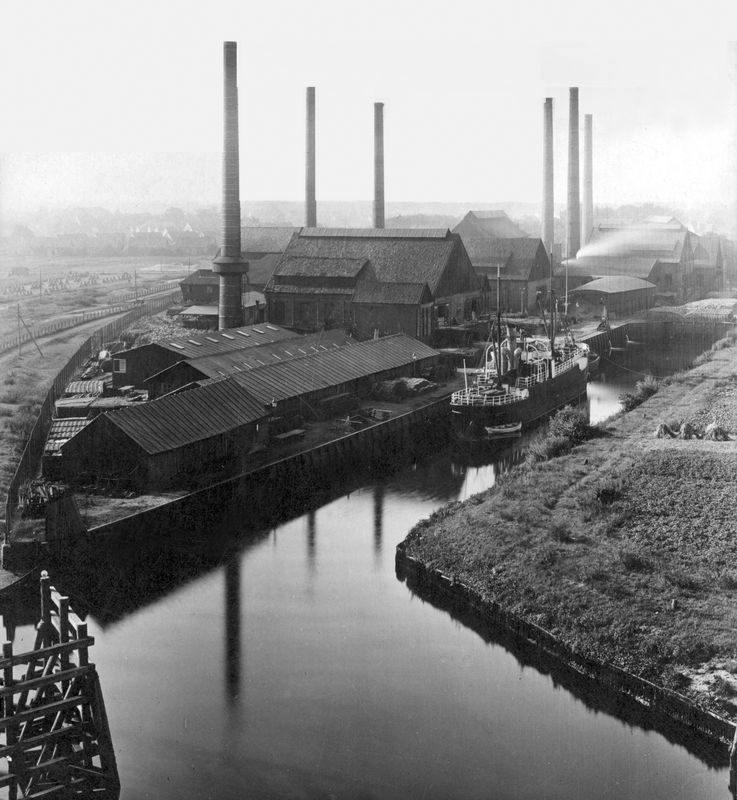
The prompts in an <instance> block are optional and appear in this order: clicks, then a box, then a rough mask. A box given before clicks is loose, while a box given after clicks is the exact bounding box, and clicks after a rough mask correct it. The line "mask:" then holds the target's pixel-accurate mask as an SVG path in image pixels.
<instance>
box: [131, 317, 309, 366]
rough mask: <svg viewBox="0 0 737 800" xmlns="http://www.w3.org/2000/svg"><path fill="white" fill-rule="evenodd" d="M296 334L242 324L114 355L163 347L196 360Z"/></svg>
mask: <svg viewBox="0 0 737 800" xmlns="http://www.w3.org/2000/svg"><path fill="white" fill-rule="evenodd" d="M298 335H299V334H296V333H294V332H293V331H288V330H286V329H285V328H280V327H279V326H278V325H274V324H272V323H270V322H266V323H261V324H259V325H244V326H243V327H241V328H228V329H227V330H223V331H208V332H207V333H195V332H192V333H191V334H190V335H188V336H183V337H177V338H171V339H159V340H158V341H156V342H152V343H151V344H148V345H141V346H140V347H134V348H131V350H124V351H121V352H120V353H116V354H115V355H116V357H117V358H125V357H126V354H127V353H130V352H132V351H136V350H140V349H142V348H144V347H162V348H164V349H165V350H168V351H170V352H172V353H176V354H177V355H178V356H180V357H181V358H198V357H199V356H206V355H213V354H215V353H228V352H231V351H232V350H244V349H245V348H248V347H258V346H259V345H262V344H264V343H266V342H280V341H283V340H285V339H293V338H294V337H295V336H298Z"/></svg>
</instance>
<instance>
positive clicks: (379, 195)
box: [374, 103, 384, 228]
mask: <svg viewBox="0 0 737 800" xmlns="http://www.w3.org/2000/svg"><path fill="white" fill-rule="evenodd" d="M383 227H384V104H383V103H374V228H383Z"/></svg>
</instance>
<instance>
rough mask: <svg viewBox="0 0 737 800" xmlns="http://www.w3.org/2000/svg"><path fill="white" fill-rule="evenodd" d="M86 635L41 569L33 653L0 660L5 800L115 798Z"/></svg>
mask: <svg viewBox="0 0 737 800" xmlns="http://www.w3.org/2000/svg"><path fill="white" fill-rule="evenodd" d="M94 641H95V640H94V639H93V638H92V637H91V636H88V635H87V624H86V623H84V622H82V621H81V620H80V619H79V618H78V617H77V616H76V615H75V614H74V613H73V612H72V610H71V609H70V607H69V598H67V597H61V596H60V595H59V593H58V592H57V591H56V590H55V589H54V588H53V587H52V586H51V583H50V580H49V577H48V575H47V574H46V572H43V573H41V621H40V622H39V623H38V625H37V627H36V641H35V645H34V648H33V650H31V651H29V652H25V653H14V652H13V643H12V642H5V644H3V653H2V658H1V659H0V676H2V682H1V683H0V702H1V706H0V708H1V709H2V711H1V713H2V718H1V719H0V737H4V740H5V741H4V743H3V742H2V739H0V759H5V760H6V761H7V772H5V773H4V774H2V775H0V787H7V789H8V794H7V796H8V797H9V798H10V800H16V798H37V797H38V798H40V797H44V798H46V797H62V798H73V797H85V798H88V797H94V798H102V799H103V800H108V799H109V798H110V799H112V800H115V799H116V798H118V797H119V795H120V781H119V779H118V769H117V765H116V762H115V753H114V751H113V745H112V740H111V738H110V730H109V727H108V721H107V715H106V714H105V704H104V702H103V698H102V691H101V689H100V681H99V678H98V676H97V671H96V670H95V665H94V664H91V663H90V662H89V648H90V647H91V646H92V645H93V644H94Z"/></svg>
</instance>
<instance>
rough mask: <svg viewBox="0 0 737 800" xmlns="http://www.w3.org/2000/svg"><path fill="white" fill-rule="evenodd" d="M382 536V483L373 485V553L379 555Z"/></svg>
mask: <svg viewBox="0 0 737 800" xmlns="http://www.w3.org/2000/svg"><path fill="white" fill-rule="evenodd" d="M383 536H384V484H383V483H377V484H376V486H374V554H375V555H377V556H379V555H381V545H382V539H383Z"/></svg>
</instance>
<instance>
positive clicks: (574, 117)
mask: <svg viewBox="0 0 737 800" xmlns="http://www.w3.org/2000/svg"><path fill="white" fill-rule="evenodd" d="M579 192H580V189H579V177H578V88H577V87H571V89H570V106H569V113H568V210H567V214H568V221H567V224H566V252H565V256H566V258H575V257H576V253H577V252H578V251H579V250H580V249H581V198H580V194H579Z"/></svg>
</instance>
